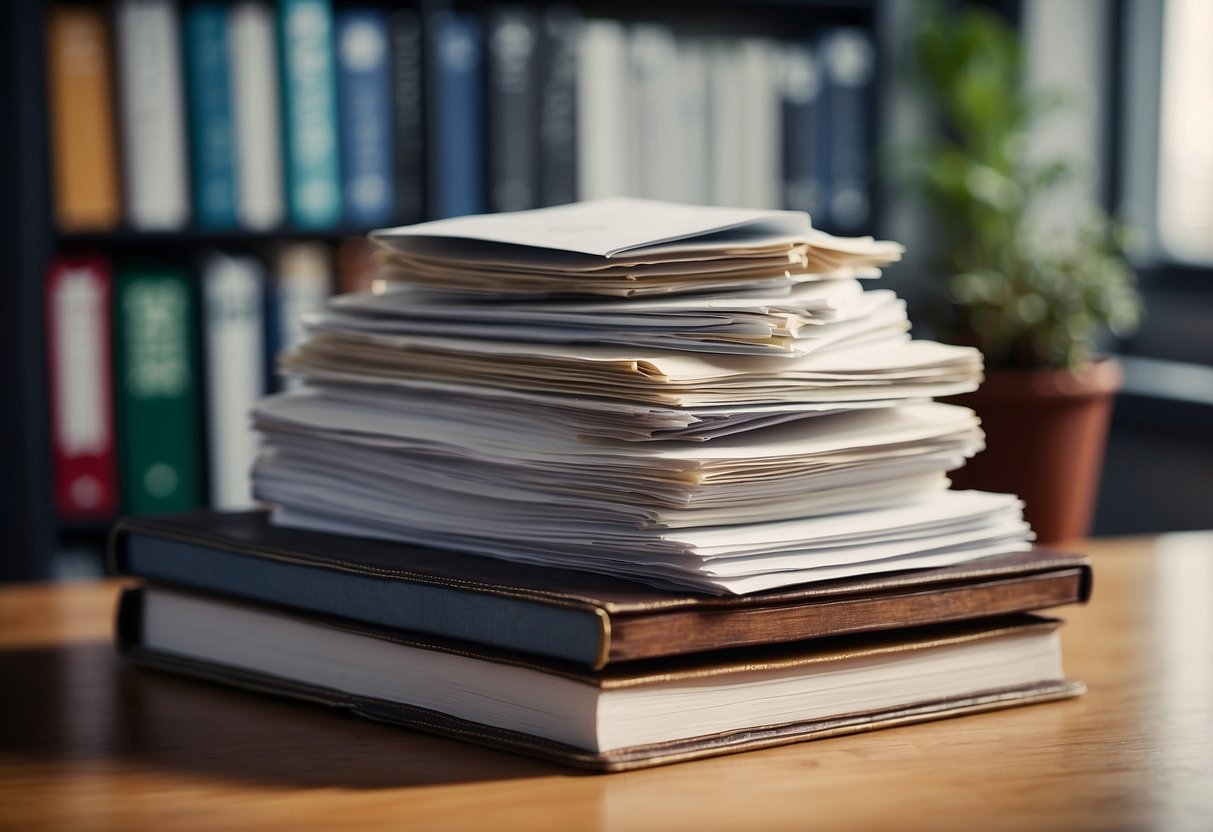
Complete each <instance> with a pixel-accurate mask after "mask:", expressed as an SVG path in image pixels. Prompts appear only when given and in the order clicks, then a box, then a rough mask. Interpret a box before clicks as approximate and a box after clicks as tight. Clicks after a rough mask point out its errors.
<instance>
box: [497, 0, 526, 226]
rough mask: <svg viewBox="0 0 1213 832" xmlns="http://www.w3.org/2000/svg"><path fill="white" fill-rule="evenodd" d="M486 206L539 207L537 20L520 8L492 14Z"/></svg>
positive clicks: (500, 9) (501, 208)
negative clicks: (487, 203)
mask: <svg viewBox="0 0 1213 832" xmlns="http://www.w3.org/2000/svg"><path fill="white" fill-rule="evenodd" d="M485 45H486V47H487V49H486V53H487V56H488V73H487V77H488V94H487V97H486V101H485V104H486V105H487V110H488V125H489V130H488V153H487V156H488V191H489V192H488V197H489V199H488V202H489V209H490V210H492V211H521V210H524V209H527V208H536V207H538V205H539V142H538V141H537V138H536V135H537V132H538V128H539V15H538V14H537V13H536V12H535V11H534V10H533V9H527V8H523V7H520V6H498V7H494V8H490V9H489V10H488V12H487V15H486V17H485Z"/></svg>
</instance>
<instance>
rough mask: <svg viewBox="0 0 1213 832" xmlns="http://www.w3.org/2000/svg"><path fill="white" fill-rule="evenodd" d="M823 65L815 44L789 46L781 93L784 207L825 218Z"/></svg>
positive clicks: (799, 42) (785, 58)
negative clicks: (823, 210)
mask: <svg viewBox="0 0 1213 832" xmlns="http://www.w3.org/2000/svg"><path fill="white" fill-rule="evenodd" d="M823 83H824V81H823V78H822V70H821V62H820V60H819V59H818V55H817V52H816V51H815V50H814V48H813V45H812V44H810V43H807V42H803V41H798V42H794V43H790V44H787V45H786V46H785V47H784V50H783V55H782V74H781V78H780V92H781V95H782V109H783V112H782V118H781V123H782V126H783V146H782V152H783V207H784V208H787V209H790V210H793V211H805V212H807V213H808V214H809V216H811V217H814V218H818V217H820V218H821V219H823V220H824V219H826V218H827V217H826V215H824V214H823V212H822V208H823V207H824V204H825V203H824V199H823V195H824V193H823V192H824V188H823V184H822V176H823V171H824V169H825V167H826V164H827V160H826V159H825V156H824V152H823V148H824V147H825V142H824V140H823V139H822V134H823V133H824V131H825V129H826V119H825V111H824V108H823V106H822V104H821V88H822V84H823Z"/></svg>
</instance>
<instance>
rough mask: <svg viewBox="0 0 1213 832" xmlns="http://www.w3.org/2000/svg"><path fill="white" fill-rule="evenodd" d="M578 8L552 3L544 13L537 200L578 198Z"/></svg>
mask: <svg viewBox="0 0 1213 832" xmlns="http://www.w3.org/2000/svg"><path fill="white" fill-rule="evenodd" d="M580 37H581V13H580V12H579V11H578V10H577V9H575V8H573V7H572V6H561V5H558V6H552V7H551V8H549V9H546V10H545V11H544V13H543V26H542V39H541V42H540V53H539V74H540V84H541V90H542V91H541V93H540V96H539V204H540V205H564V204H565V203H568V202H574V201H576V199H577V53H578V43H579V40H580Z"/></svg>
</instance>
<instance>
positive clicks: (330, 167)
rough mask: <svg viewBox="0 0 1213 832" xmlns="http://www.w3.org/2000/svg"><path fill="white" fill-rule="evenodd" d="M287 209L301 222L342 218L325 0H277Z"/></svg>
mask: <svg viewBox="0 0 1213 832" xmlns="http://www.w3.org/2000/svg"><path fill="white" fill-rule="evenodd" d="M278 40H279V46H278V49H279V56H280V60H281V64H282V74H281V77H282V112H283V118H282V139H283V146H284V149H285V153H284V156H285V159H286V204H287V214H288V216H289V217H290V220H291V222H292V223H293V224H295V225H296V226H298V227H299V228H308V229H321V228H329V227H332V226H334V225H337V224H338V223H339V222H341V162H340V155H339V145H338V142H339V139H338V135H337V100H336V99H337V93H336V89H335V83H336V81H335V78H334V67H333V64H334V56H333V10H332V6H331V5H330V3H329V0H282V2H280V3H279V4H278Z"/></svg>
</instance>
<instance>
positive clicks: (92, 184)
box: [47, 5, 122, 231]
mask: <svg viewBox="0 0 1213 832" xmlns="http://www.w3.org/2000/svg"><path fill="white" fill-rule="evenodd" d="M111 71H112V51H111V49H110V36H109V30H108V28H107V26H106V20H105V15H104V13H103V11H102V10H101V9H99V8H94V7H90V6H62V5H56V6H53V7H51V9H50V12H49V14H48V17H47V82H48V84H47V85H48V88H49V89H48V96H47V101H48V104H49V113H48V116H49V117H48V121H49V123H50V138H51V161H52V169H53V179H54V210H55V223H56V225H57V226H58V227H59V229H60V230H62V231H108V230H110V229H112V228H115V227H116V226H117V225H118V223H119V221H120V219H121V215H122V206H121V203H120V201H119V197H118V150H117V146H116V139H115V134H114V94H113V90H112V88H111V81H110V77H111Z"/></svg>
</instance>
